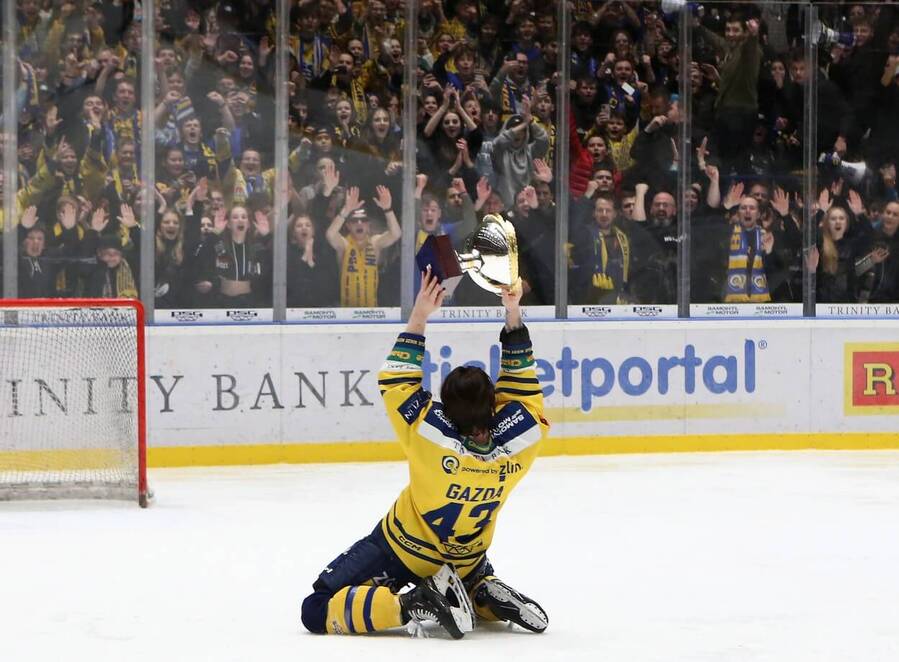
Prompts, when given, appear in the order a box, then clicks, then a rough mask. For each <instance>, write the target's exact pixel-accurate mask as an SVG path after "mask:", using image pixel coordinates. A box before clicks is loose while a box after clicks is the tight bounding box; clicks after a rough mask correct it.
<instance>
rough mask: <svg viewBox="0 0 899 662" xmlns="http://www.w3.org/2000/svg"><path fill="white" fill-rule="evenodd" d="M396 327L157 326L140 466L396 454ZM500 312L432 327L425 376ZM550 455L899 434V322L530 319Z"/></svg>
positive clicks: (875, 439) (489, 341)
mask: <svg viewBox="0 0 899 662" xmlns="http://www.w3.org/2000/svg"><path fill="white" fill-rule="evenodd" d="M401 328H402V327H401V326H400V325H387V324H383V325H378V324H374V325H347V326H343V325H340V326H338V325H316V326H306V325H274V326H268V325H258V326H253V325H249V326H242V327H237V328H235V327H221V326H205V327H196V328H170V327H155V328H151V329H149V331H148V332H149V340H148V352H149V354H148V365H149V373H148V377H149V378H148V380H147V388H148V394H147V396H148V413H149V422H150V430H149V442H150V450H149V458H150V465H151V466H156V467H163V466H184V465H215V464H257V463H274V462H331V461H368V460H390V459H399V458H400V452H399V448H398V446H397V445H396V444H395V443H393V442H392V441H391V439H392V432H391V429H390V427H389V424H388V421H387V417H386V416H385V415H384V413H383V410H382V405H381V402H380V398H379V394H378V387H377V371H378V368H379V366H380V364H381V362H382V360H383V358H384V356H385V354H386V352H387V351H388V349H389V348H390V347H391V345H392V342H393V339H394V337H395V335H396V333H397V332H398V331H399V330H401ZM498 330H499V329H498V325H497V324H487V323H480V324H479V323H471V324H465V325H464V326H463V325H461V324H432V325H431V326H430V328H429V335H428V346H429V353H428V356H427V359H426V362H425V388H427V389H428V390H431V391H434V392H437V391H439V380H440V375H443V374H446V373H447V372H448V371H449V370H450V369H451V368H452V367H454V366H456V365H459V364H461V363H467V362H479V363H480V364H481V365H482V366H484V367H485V369H487V370H488V371H489V372H492V373H494V374H495V372H496V370H497V363H498V360H499V344H498V337H497V336H498ZM531 331H532V337H533V340H534V347H535V353H536V357H537V358H538V376H539V378H540V380H541V382H542V383H543V387H544V393H545V395H546V406H547V418H548V419H549V420H550V422H551V424H552V432H551V441H550V442H549V443H548V444H546V445H545V447H544V453H545V454H547V455H560V454H591V453H627V452H676V451H677V452H679V451H723V450H764V449H771V450H788V449H803V448H819V449H820V448H823V449H865V448H871V449H883V448H895V449H899V434H897V431H899V395H897V394H896V392H897V377H896V375H897V372H899V323H896V322H890V321H871V320H867V321H838V320H829V321H822V320H818V321H787V322H784V321H778V322H777V323H776V324H772V323H770V322H769V323H765V322H761V321H760V322H751V321H745V320H744V321H738V322H724V321H716V322H702V321H691V322H655V323H652V324H646V323H630V322H621V323H614V322H605V323H590V322H569V323H535V324H532V325H531Z"/></svg>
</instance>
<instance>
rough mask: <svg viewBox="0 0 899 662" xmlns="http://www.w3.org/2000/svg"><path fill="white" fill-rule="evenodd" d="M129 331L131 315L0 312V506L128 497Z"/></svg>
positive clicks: (133, 422) (133, 437)
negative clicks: (9, 502) (24, 501)
mask: <svg viewBox="0 0 899 662" xmlns="http://www.w3.org/2000/svg"><path fill="white" fill-rule="evenodd" d="M4 306H5V304H4ZM138 323H139V320H138V315H137V311H136V309H135V308H134V307H102V306H98V307H83V306H77V307H76V306H66V305H65V304H64V303H63V304H59V305H54V306H46V305H41V306H34V307H32V306H30V305H29V306H22V307H2V308H0V499H30V498H82V497H84V498H94V497H96V498H123V499H136V498H137V496H138V487H139V484H140V483H139V481H140V472H141V471H142V468H141V467H140V461H139V448H138V446H139V443H140V440H139V434H138V429H139V419H138V404H139V403H138V383H139V382H138V344H137V336H138V329H137V325H138Z"/></svg>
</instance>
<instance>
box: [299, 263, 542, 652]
mask: <svg viewBox="0 0 899 662" xmlns="http://www.w3.org/2000/svg"><path fill="white" fill-rule="evenodd" d="M443 297H444V291H443V288H442V287H441V286H440V284H439V283H438V282H437V279H436V278H435V277H432V276H431V275H430V273H426V274H424V275H423V277H422V287H421V291H420V292H419V294H418V297H417V298H416V301H415V306H414V308H413V310H412V314H411V317H410V319H409V324H408V326H407V327H406V330H405V332H404V333H401V334H400V335H399V338H398V339H397V341H396V344H395V345H394V346H393V350H392V351H391V352H390V354H389V355H388V357H387V361H386V363H385V364H384V366H383V368H382V369H381V372H380V374H379V376H378V384H379V386H380V389H381V394H382V395H383V397H384V404H385V406H386V407H387V413H388V416H389V417H390V421H391V423H392V424H393V427H394V429H395V431H396V434H397V437H398V438H399V442H400V445H401V446H402V448H403V451H404V453H405V455H406V457H407V459H408V462H409V485H407V486H406V488H405V489H404V490H403V491H402V493H401V494H400V496H399V498H398V499H397V500H396V501H395V502H394V504H393V507H392V508H391V509H390V511H389V512H388V513H387V515H386V516H385V517H384V518H383V519H382V520H381V521H380V522H379V523H378V525H377V526H376V527H375V529H374V531H372V532H371V534H369V535H368V536H366V537H365V538H363V539H362V540H360V541H358V542H357V543H355V544H354V545H353V546H352V547H350V548H349V549H348V550H347V551H346V552H344V553H343V554H341V555H340V556H338V557H337V558H336V559H334V560H333V561H332V562H331V563H330V564H329V565H328V567H327V568H325V570H324V572H322V573H321V574H320V575H319V577H318V579H317V580H316V581H315V583H314V584H313V590H314V592H313V593H312V594H311V595H309V596H308V597H306V599H305V600H304V601H303V608H302V620H303V625H305V626H306V628H307V629H308V630H310V631H311V632H316V633H329V634H350V633H365V632H374V631H377V630H386V629H389V628H395V627H399V626H402V625H406V624H409V626H410V630H411V629H418V630H419V632H420V631H421V627H420V624H421V623H422V622H423V621H436V622H437V623H438V624H439V625H440V626H441V627H442V628H443V629H444V630H446V631H447V632H448V633H449V634H450V636H452V637H453V638H455V639H459V638H461V637H463V636H464V634H465V632H468V631H470V630H471V629H472V627H473V620H474V616H473V613H472V612H475V613H476V614H477V616H478V617H480V618H482V619H485V620H489V621H509V622H512V623H516V624H517V625H520V626H521V627H523V628H526V629H528V630H531V631H532V632H542V631H543V630H545V629H546V626H547V624H548V619H547V616H546V613H545V612H544V611H543V609H542V608H541V607H540V605H538V604H537V603H536V602H534V601H533V600H531V599H530V598H528V597H526V596H525V595H523V594H521V593H520V592H518V591H516V590H514V589H512V588H511V587H509V586H508V585H506V584H505V583H503V582H501V581H500V580H499V579H497V578H496V577H495V576H494V575H493V567H492V566H491V564H490V561H489V560H488V559H487V550H488V548H489V547H490V542H491V540H492V539H493V531H494V527H495V526H496V519H497V516H498V515H499V512H500V511H501V510H502V506H503V504H504V503H505V501H506V499H507V498H508V497H509V494H510V493H511V492H512V490H513V489H514V488H515V486H516V485H517V484H518V482H519V481H520V480H521V479H522V478H523V477H524V475H525V474H526V473H527V472H528V470H529V469H530V468H531V465H532V464H533V462H534V459H535V458H536V457H537V451H538V448H539V446H540V442H541V441H542V439H543V438H544V437H545V435H546V433H547V430H548V429H549V425H548V424H547V422H546V420H545V419H544V418H543V395H542V392H541V389H540V386H539V384H538V381H537V377H536V372H535V370H534V358H533V355H532V353H531V341H530V336H529V334H528V330H527V328H526V327H525V326H524V324H523V323H522V321H521V310H520V308H519V302H520V300H521V291H520V288H516V289H515V290H507V291H505V292H503V295H502V300H503V305H504V306H505V309H506V324H505V328H504V329H503V330H502V332H501V333H500V342H501V343H502V363H501V371H500V374H499V378H498V379H497V382H496V386H495V387H494V385H493V383H492V382H491V380H490V377H488V376H487V374H486V373H485V372H484V371H483V370H481V369H480V368H476V367H459V368H456V369H454V370H453V371H452V372H450V374H449V375H447V377H446V379H445V380H444V381H443V386H442V388H441V390H440V397H441V401H442V402H437V401H435V400H433V399H432V398H431V394H430V393H428V392H427V391H425V390H424V389H423V388H422V386H421V378H422V371H421V365H422V358H423V356H424V351H425V338H424V331H425V324H426V322H427V319H428V316H429V315H430V314H431V313H432V312H434V311H435V310H437V309H438V308H440V305H441V304H442V302H443ZM408 584H414V585H415V587H414V588H413V589H412V590H410V591H407V592H405V593H398V591H399V590H400V589H402V588H403V587H405V586H406V585H408Z"/></svg>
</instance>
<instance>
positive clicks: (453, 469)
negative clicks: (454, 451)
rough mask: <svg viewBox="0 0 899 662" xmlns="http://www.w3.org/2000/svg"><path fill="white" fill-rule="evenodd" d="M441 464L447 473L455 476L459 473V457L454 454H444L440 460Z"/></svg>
mask: <svg viewBox="0 0 899 662" xmlns="http://www.w3.org/2000/svg"><path fill="white" fill-rule="evenodd" d="M440 466H441V467H443V471H444V472H445V473H448V474H450V475H451V476H455V475H456V474H457V473H459V458H456V457H453V456H452V455H444V456H443V459H442V460H441V461H440Z"/></svg>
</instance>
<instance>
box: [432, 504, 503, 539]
mask: <svg viewBox="0 0 899 662" xmlns="http://www.w3.org/2000/svg"><path fill="white" fill-rule="evenodd" d="M499 504H500V502H499V501H487V502H486V503H478V504H475V505H474V506H472V508H471V510H470V511H469V512H468V514H467V515H466V517H468V518H470V519H477V520H478V521H477V522H475V523H474V524H471V525H470V527H473V528H474V532H473V533H470V534H466V535H462V536H457V535H456V524H457V523H458V522H459V517H460V516H461V515H462V510H463V509H464V508H465V506H466V505H467V504H461V503H448V504H446V505H445V506H441V507H440V508H437V509H436V510H432V511H430V512H427V513H425V514H423V515H422V516H421V517H422V519H423V520H424V521H425V522H427V523H428V526H430V527H431V530H432V531H433V532H434V533H435V534H436V535H437V537H438V538H440V541H441V542H448V541H449V539H450V538H455V539H456V542H458V543H461V544H463V545H465V544H468V543H470V542H471V541H472V540H474V539H475V538H477V537H478V536H479V535H481V532H482V531H481V530H482V529H483V528H484V527H485V526H487V525H488V524H490V517H491V516H492V515H493V511H494V510H496V509H497V507H499ZM466 528H469V527H466Z"/></svg>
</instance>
